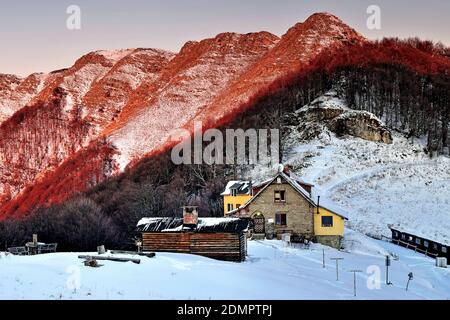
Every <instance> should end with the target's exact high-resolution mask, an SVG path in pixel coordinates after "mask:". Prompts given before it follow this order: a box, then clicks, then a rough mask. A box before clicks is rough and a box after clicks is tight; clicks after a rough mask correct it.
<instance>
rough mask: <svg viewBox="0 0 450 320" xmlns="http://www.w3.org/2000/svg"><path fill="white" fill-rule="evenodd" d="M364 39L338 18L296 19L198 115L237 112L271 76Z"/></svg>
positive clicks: (212, 117)
mask: <svg viewBox="0 0 450 320" xmlns="http://www.w3.org/2000/svg"><path fill="white" fill-rule="evenodd" d="M365 41H366V39H365V38H364V37H362V36H361V35H360V34H359V33H358V32H356V31H355V30H354V29H352V28H351V27H349V26H348V25H346V24H345V23H344V22H342V21H341V20H340V19H339V18H337V17H336V16H334V15H332V14H328V13H316V14H313V15H312V16H310V17H309V18H308V19H307V20H306V21H304V22H302V23H297V24H296V25H294V26H293V27H292V28H290V29H289V30H288V31H287V32H286V34H284V35H283V36H282V37H281V39H280V41H279V42H278V43H277V44H276V45H275V46H274V48H273V49H272V50H270V52H268V53H267V54H266V55H265V56H264V57H263V58H262V59H261V60H260V61H258V63H256V64H254V65H253V66H252V67H251V68H249V70H247V72H245V73H244V74H242V75H241V76H240V77H239V78H238V79H236V81H234V83H232V84H231V85H230V86H229V87H228V88H227V90H226V91H224V92H223V93H222V94H221V95H219V96H217V97H216V98H215V99H214V101H213V102H212V103H211V104H210V105H209V106H208V108H207V109H206V110H205V111H206V112H204V113H202V114H201V115H199V116H198V117H197V119H199V120H202V121H205V122H209V121H212V122H213V123H214V122H216V121H218V120H220V119H222V118H223V117H226V116H227V115H229V114H230V113H233V112H236V111H237V109H239V108H241V107H242V105H243V104H245V103H246V102H247V101H248V99H249V98H251V97H252V96H254V95H256V94H257V93H258V92H259V91H262V90H264V89H265V88H266V87H267V86H268V85H270V84H271V83H272V82H273V81H274V80H276V79H278V78H282V77H285V76H287V75H289V74H290V73H292V72H294V71H297V72H300V71H301V70H302V68H306V67H307V66H308V64H309V63H310V62H312V61H313V60H314V58H316V57H317V56H318V55H319V54H320V53H321V52H322V51H324V50H331V49H332V48H338V47H342V46H345V45H348V44H355V43H358V44H360V43H363V42H365Z"/></svg>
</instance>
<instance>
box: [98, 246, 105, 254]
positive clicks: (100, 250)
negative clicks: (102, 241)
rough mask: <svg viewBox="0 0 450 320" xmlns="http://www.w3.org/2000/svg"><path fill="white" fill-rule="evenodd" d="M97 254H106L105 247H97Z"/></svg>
mask: <svg viewBox="0 0 450 320" xmlns="http://www.w3.org/2000/svg"><path fill="white" fill-rule="evenodd" d="M97 252H98V254H104V253H106V250H105V246H104V245H101V246H98V247H97Z"/></svg>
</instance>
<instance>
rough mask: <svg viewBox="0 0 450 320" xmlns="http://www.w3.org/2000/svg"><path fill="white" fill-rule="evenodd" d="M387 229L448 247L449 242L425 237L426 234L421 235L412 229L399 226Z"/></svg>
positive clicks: (429, 236) (443, 239) (441, 238)
mask: <svg viewBox="0 0 450 320" xmlns="http://www.w3.org/2000/svg"><path fill="white" fill-rule="evenodd" d="M389 229H391V230H396V231H399V232H402V233H407V234H410V235H413V236H416V237H419V238H422V239H426V240H429V241H432V242H437V243H440V244H443V245H446V246H450V241H449V240H447V239H445V238H443V237H440V238H439V239H437V238H435V237H433V236H431V235H427V234H426V233H423V232H421V231H418V230H413V229H410V228H407V227H404V226H401V225H390V226H389Z"/></svg>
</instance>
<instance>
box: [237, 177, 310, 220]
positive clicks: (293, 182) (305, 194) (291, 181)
mask: <svg viewBox="0 0 450 320" xmlns="http://www.w3.org/2000/svg"><path fill="white" fill-rule="evenodd" d="M278 177H282V178H283V179H284V180H286V181H287V182H288V183H289V184H290V185H291V186H292V187H293V188H294V189H295V190H296V191H297V192H298V193H299V194H301V195H302V196H303V197H304V198H305V199H306V200H307V201H308V202H309V203H311V204H312V205H313V206H316V204H315V202H314V201H313V200H312V199H311V197H310V196H309V193H308V192H307V191H306V190H305V189H303V187H302V186H301V185H300V184H299V182H298V181H296V180H295V179H293V178H291V177H289V176H288V175H287V174H286V173H284V172H279V173H278V174H277V175H276V176H275V177H274V178H272V179H271V180H270V181H268V182H267V183H266V185H265V186H264V187H263V188H262V189H261V190H259V192H258V193H257V194H256V195H255V196H253V197H252V198H251V199H250V200H248V201H247V202H246V203H245V204H244V205H242V206H240V207H239V208H236V209H235V210H233V211H230V212H228V213H229V214H232V213H234V212H236V211H238V210H239V209H243V208H246V207H247V206H248V205H249V204H250V203H252V202H253V200H255V199H256V198H257V197H258V196H259V195H260V194H261V193H262V192H264V190H266V188H267V187H268V186H269V185H271V184H272V183H273V181H275V179H277V178H278Z"/></svg>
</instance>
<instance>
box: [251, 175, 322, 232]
mask: <svg viewBox="0 0 450 320" xmlns="http://www.w3.org/2000/svg"><path fill="white" fill-rule="evenodd" d="M276 190H284V191H285V198H286V201H285V202H282V203H276V202H275V201H274V199H275V197H274V192H275V191H276ZM258 212H260V213H261V214H263V215H264V218H265V221H266V226H267V223H268V219H273V221H274V222H276V217H275V214H276V213H286V226H278V225H276V224H275V233H276V234H277V235H279V234H281V233H284V232H291V233H293V234H297V235H305V236H309V237H312V236H313V234H314V219H313V217H314V207H313V206H312V205H311V204H310V203H309V202H308V201H307V200H306V199H305V198H304V197H303V196H301V195H300V194H299V193H298V192H297V191H296V190H295V189H294V188H293V187H292V186H291V185H290V184H288V183H286V182H283V183H281V184H278V183H277V182H276V181H274V182H273V183H272V184H271V185H270V186H268V187H267V188H266V189H265V190H264V191H263V192H262V193H261V194H260V195H259V196H258V197H257V198H255V199H254V200H253V202H252V203H251V204H249V206H248V212H247V215H248V216H249V217H253V216H254V215H255V214H257V213H258Z"/></svg>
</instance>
